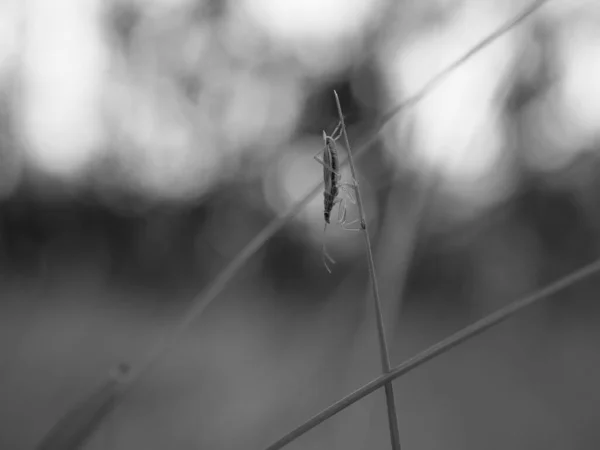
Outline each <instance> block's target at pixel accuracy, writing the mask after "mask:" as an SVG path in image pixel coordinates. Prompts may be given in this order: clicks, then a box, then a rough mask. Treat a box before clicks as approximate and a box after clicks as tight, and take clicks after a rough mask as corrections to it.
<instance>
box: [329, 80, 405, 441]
mask: <svg viewBox="0 0 600 450" xmlns="http://www.w3.org/2000/svg"><path fill="white" fill-rule="evenodd" d="M333 94H334V95H335V102H336V105H337V110H338V115H339V117H340V122H341V124H342V134H343V136H344V141H345V144H346V150H347V152H348V163H349V164H350V171H351V173H352V178H353V182H354V190H355V193H356V204H357V206H358V214H359V216H360V226H361V228H362V232H363V233H362V234H363V236H364V238H365V247H366V250H367V251H366V253H367V263H368V266H369V278H370V279H371V289H372V291H373V303H374V305H375V320H376V322H377V335H378V339H379V353H380V356H381V368H382V370H383V373H384V374H387V373H389V371H390V355H389V351H388V345H387V341H386V339H385V327H384V325H383V312H382V310H381V300H380V298H379V286H378V285H377V274H376V271H375V262H374V261H373V250H372V247H371V239H370V238H369V230H368V228H367V219H366V215H365V210H364V208H363V202H362V198H361V195H360V187H359V184H358V178H357V177H356V169H355V167H354V160H353V159H352V151H351V149H350V141H349V139H348V133H347V132H346V123H345V122H344V114H343V113H342V105H341V104H340V98H339V96H338V94H337V92H336V91H333ZM384 391H385V400H386V405H387V413H388V422H389V428H390V439H391V442H392V449H393V450H400V431H399V429H398V412H397V409H396V400H395V399H394V388H393V386H392V383H387V384H386V385H385V386H384Z"/></svg>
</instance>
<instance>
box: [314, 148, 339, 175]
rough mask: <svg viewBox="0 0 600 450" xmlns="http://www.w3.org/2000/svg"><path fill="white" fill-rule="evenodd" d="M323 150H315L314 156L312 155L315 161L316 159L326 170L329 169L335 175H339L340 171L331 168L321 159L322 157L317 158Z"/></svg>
mask: <svg viewBox="0 0 600 450" xmlns="http://www.w3.org/2000/svg"><path fill="white" fill-rule="evenodd" d="M323 150H324V149H323ZM323 150H319V151H318V152H317V154H316V155H315V156H313V158H314V159H315V161H317V162H318V163H319V164H321V165H322V166H323V167H325V168H326V169H327V170H329V171H330V172H333V173H334V174H336V175H338V176H339V175H340V173H339V172H338V171H336V170H333V168H332V167H331V166H330V165H329V164H327V163H326V162H325V161H323V160H322V159H319V153H321V152H322V151H323Z"/></svg>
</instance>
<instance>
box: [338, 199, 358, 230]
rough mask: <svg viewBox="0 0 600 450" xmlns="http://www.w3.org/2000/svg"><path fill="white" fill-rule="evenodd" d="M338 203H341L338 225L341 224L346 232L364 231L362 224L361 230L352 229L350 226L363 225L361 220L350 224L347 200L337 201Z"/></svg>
mask: <svg viewBox="0 0 600 450" xmlns="http://www.w3.org/2000/svg"><path fill="white" fill-rule="evenodd" d="M336 203H339V205H338V223H339V225H340V227H342V228H343V229H344V230H346V231H362V230H363V227H362V224H361V226H360V227H359V228H350V225H354V224H356V223H361V220H360V219H355V220H352V221H350V222H348V221H347V220H346V214H347V212H348V210H347V209H346V199H345V198H344V199H337V200H336Z"/></svg>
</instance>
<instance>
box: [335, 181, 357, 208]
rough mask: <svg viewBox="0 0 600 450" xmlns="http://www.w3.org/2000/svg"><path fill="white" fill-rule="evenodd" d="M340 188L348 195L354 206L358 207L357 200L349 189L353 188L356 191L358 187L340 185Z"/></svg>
mask: <svg viewBox="0 0 600 450" xmlns="http://www.w3.org/2000/svg"><path fill="white" fill-rule="evenodd" d="M339 187H340V189H341V190H343V191H344V192H345V193H346V195H348V200H350V202H352V204H353V205H356V199H355V198H354V194H352V192H351V191H350V189H349V188H352V189H353V190H356V185H355V184H353V183H340V185H339Z"/></svg>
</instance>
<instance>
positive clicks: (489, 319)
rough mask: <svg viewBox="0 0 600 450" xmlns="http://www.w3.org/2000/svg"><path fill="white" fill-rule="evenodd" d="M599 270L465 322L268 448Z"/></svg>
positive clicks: (595, 267)
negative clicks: (474, 320)
mask: <svg viewBox="0 0 600 450" xmlns="http://www.w3.org/2000/svg"><path fill="white" fill-rule="evenodd" d="M599 271H600V259H597V260H596V261H594V262H592V263H590V264H588V265H586V266H584V267H582V268H580V269H579V270H576V271H575V272H572V273H571V274H569V275H567V276H565V277H563V278H561V279H560V280H558V281H555V282H554V283H551V284H549V285H548V286H546V287H545V288H543V289H540V290H539V291H537V292H536V293H534V294H531V295H529V296H527V297H524V298H522V299H520V300H517V301H515V302H513V303H510V304H508V305H506V306H505V307H503V308H500V309H499V310H497V311H496V312H493V313H492V314H489V315H488V316H485V317H484V318H482V319H480V320H478V321H477V322H474V323H472V324H471V325H468V326H466V327H465V328H463V329H462V330H460V331H457V332H456V333H454V334H452V335H450V336H448V337H447V338H445V339H443V340H441V341H440V342H438V343H436V344H434V345H432V346H431V347H429V348H428V349H426V350H423V351H422V352H421V353H419V354H417V355H415V356H413V357H412V358H410V359H408V360H406V361H404V362H403V363H402V364H400V365H398V366H396V367H395V368H393V369H392V370H391V371H390V372H389V373H387V374H383V375H381V376H379V377H377V378H376V379H374V380H372V381H370V382H369V383H367V384H365V385H364V386H362V387H361V388H359V389H357V390H356V391H354V392H352V393H351V394H349V395H347V396H346V397H344V398H342V399H341V400H338V401H337V402H335V403H334V404H332V405H330V406H329V407H327V408H325V409H324V410H323V411H321V412H320V413H318V414H316V415H315V416H313V417H312V418H311V419H309V420H307V421H306V422H304V423H303V424H302V425H300V426H299V427H297V428H295V429H294V430H292V431H291V432H289V433H288V434H286V435H285V436H283V437H282V438H281V439H279V440H278V441H277V442H275V443H273V444H271V445H270V446H269V447H267V449H266V450H278V449H281V448H283V447H285V446H286V445H287V444H289V443H290V442H292V441H293V440H295V439H297V438H298V437H300V436H302V435H303V434H304V433H306V432H308V431H310V430H312V429H313V428H314V427H316V426H317V425H319V424H320V423H322V422H324V421H325V420H327V419H329V418H330V417H332V416H334V415H336V414H337V413H339V412H340V411H343V410H344V409H346V408H348V407H349V406H351V405H353V404H354V403H356V402H357V401H359V400H360V399H362V398H364V397H366V396H367V395H369V394H371V393H373V392H375V391H376V390H377V389H379V388H381V387H382V386H385V384H386V383H389V382H391V381H393V380H395V379H396V378H399V377H401V376H402V375H404V374H406V373H408V372H410V371H411V370H413V369H415V368H417V367H419V366H420V365H422V364H425V363H426V362H427V361H429V360H431V359H433V358H435V357H436V356H439V355H441V354H443V353H446V352H447V351H448V350H451V349H452V348H454V347H456V346H457V345H460V344H462V343H463V342H465V341H467V340H468V339H471V338H473V337H475V336H477V335H479V334H481V333H483V332H484V331H486V330H488V329H490V328H491V327H493V326H495V325H498V324H499V323H501V322H504V321H505V320H506V319H508V318H509V317H511V316H513V315H514V314H516V313H518V312H519V311H521V310H522V309H524V308H527V307H528V306H531V305H533V304H534V303H537V302H539V301H540V300H543V299H546V298H549V297H550V296H552V295H554V294H556V293H558V292H560V291H562V290H564V289H566V288H568V287H569V286H572V285H573V284H575V283H577V282H579V281H582V280H583V279H585V278H588V277H590V276H592V275H594V274H596V273H597V272H599Z"/></svg>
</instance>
